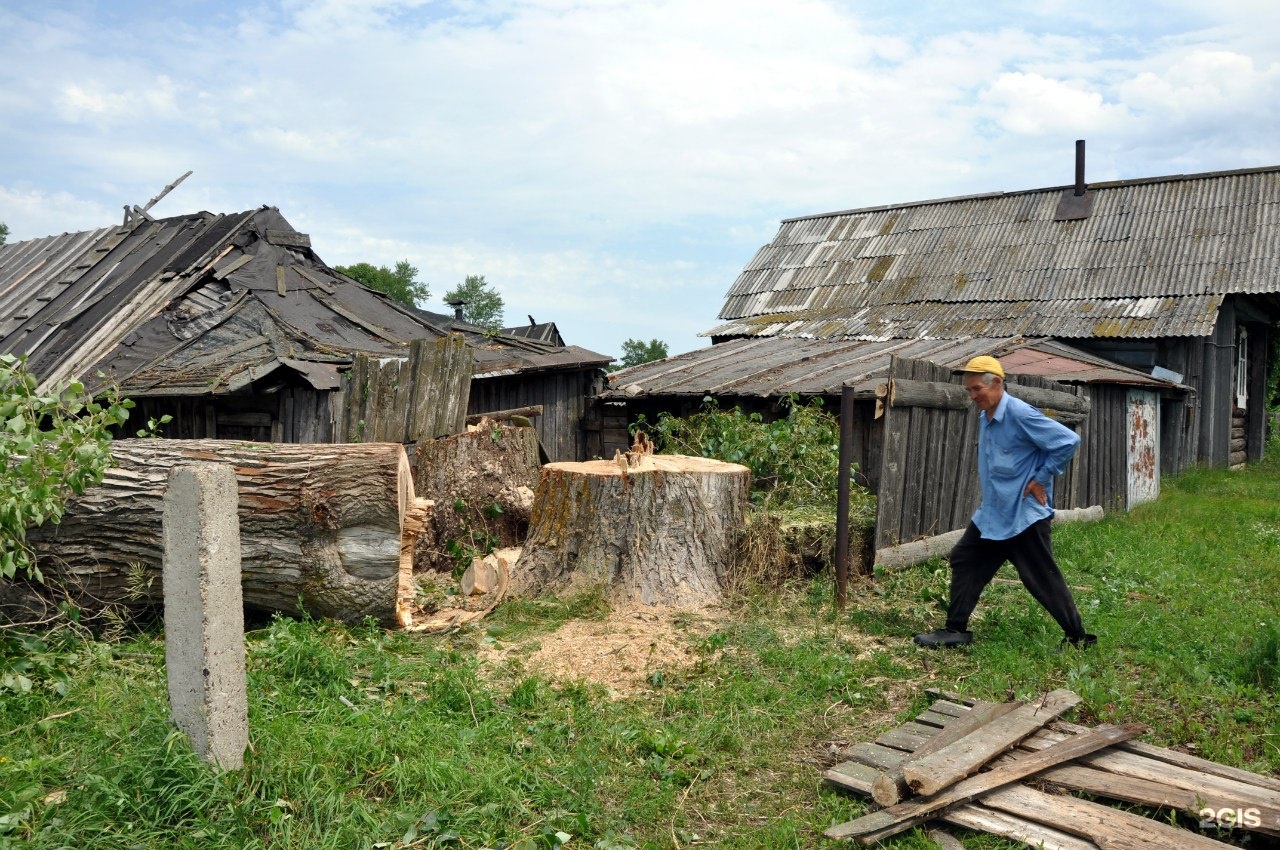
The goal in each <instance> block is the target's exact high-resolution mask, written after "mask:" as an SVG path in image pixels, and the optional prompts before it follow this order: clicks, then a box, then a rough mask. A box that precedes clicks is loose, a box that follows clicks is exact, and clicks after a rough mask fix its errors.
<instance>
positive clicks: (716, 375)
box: [603, 337, 1178, 399]
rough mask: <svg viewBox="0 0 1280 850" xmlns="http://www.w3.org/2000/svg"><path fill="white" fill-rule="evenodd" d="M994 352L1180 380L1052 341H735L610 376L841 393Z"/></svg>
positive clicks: (615, 381)
mask: <svg viewBox="0 0 1280 850" xmlns="http://www.w3.org/2000/svg"><path fill="white" fill-rule="evenodd" d="M979 354H994V355H996V356H997V357H999V358H1000V359H1001V363H1002V364H1003V365H1004V367H1005V370H1006V371H1007V372H1008V373H1009V374H1010V375H1011V376H1012V375H1038V376H1043V377H1046V378H1052V379H1053V380H1056V381H1061V382H1064V383H1082V384H1095V383H1107V384H1123V385H1129V386H1136V387H1144V388H1148V389H1152V390H1177V389H1178V387H1177V385H1175V384H1171V383H1169V382H1167V381H1163V380H1160V379H1158V378H1153V377H1152V376H1150V375H1147V374H1144V373H1142V372H1138V371H1136V370H1134V369H1130V368H1128V367H1126V366H1120V365H1117V364H1115V363H1112V362H1111V361H1109V360H1105V359H1103V358H1101V357H1098V356H1096V355H1093V354H1089V353H1087V352H1084V351H1080V350H1078V349H1075V348H1072V347H1071V346H1069V345H1066V344H1064V343H1061V342H1057V341H1054V340H1049V339H1030V340H1028V339H1024V338H1022V337H1009V338H1005V339H989V338H973V337H970V338H966V339H947V340H938V339H907V340H902V339H897V340H855V339H841V340H831V339H788V338H783V337H755V338H742V339H733V340H729V341H727V342H722V343H719V344H717V345H713V346H711V347H709V348H701V349H698V350H696V351H690V352H688V353H686V354H680V355H678V356H676V357H668V358H667V359H666V360H660V361H656V362H653V363H643V364H641V365H639V366H632V367H630V368H628V369H622V370H619V371H617V372H614V373H612V374H610V375H609V386H608V389H606V390H605V392H604V393H603V397H604V398H608V399H629V398H636V397H641V396H694V397H702V396H706V395H712V396H744V397H752V396H755V397H761V398H768V397H776V396H785V395H788V394H790V393H796V394H798V395H802V396H813V395H827V396H831V395H839V394H840V392H841V388H842V387H843V385H844V384H845V383H846V382H848V383H850V384H851V385H853V386H855V387H857V388H858V389H862V390H869V389H873V388H874V387H875V385H876V384H877V383H879V382H881V381H883V380H884V378H885V376H886V375H887V374H888V370H889V359H890V357H892V356H894V355H896V356H898V357H907V358H911V359H916V360H932V361H934V362H935V363H941V364H943V365H949V366H961V365H963V364H964V363H966V362H967V361H968V360H969V359H970V358H971V357H975V356H977V355H979Z"/></svg>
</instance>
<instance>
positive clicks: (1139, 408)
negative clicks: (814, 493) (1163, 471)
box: [1128, 390, 1160, 508]
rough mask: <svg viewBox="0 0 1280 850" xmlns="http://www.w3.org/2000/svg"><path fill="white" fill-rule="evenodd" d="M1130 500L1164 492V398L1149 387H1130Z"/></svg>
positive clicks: (1134, 501) (1149, 498)
mask: <svg viewBox="0 0 1280 850" xmlns="http://www.w3.org/2000/svg"><path fill="white" fill-rule="evenodd" d="M1128 429H1129V458H1128V460H1129V476H1128V478H1129V504H1128V507H1130V508H1132V507H1133V506H1134V505H1140V504H1142V503H1143V502H1151V501H1154V500H1155V499H1156V498H1158V497H1159V495H1160V399H1159V397H1158V396H1157V395H1156V394H1155V393H1154V392H1151V391H1149V390H1129V415H1128Z"/></svg>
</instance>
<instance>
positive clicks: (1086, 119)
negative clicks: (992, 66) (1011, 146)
mask: <svg viewBox="0 0 1280 850" xmlns="http://www.w3.org/2000/svg"><path fill="white" fill-rule="evenodd" d="M982 99H983V102H984V103H986V104H987V105H989V106H991V107H993V108H994V110H995V119H996V120H997V121H999V122H1000V124H1001V125H1002V126H1003V127H1005V128H1006V129H1008V130H1009V131H1010V132H1012V133H1019V134H1022V135H1037V136H1038V135H1045V134H1048V133H1065V134H1068V135H1069V134H1071V133H1077V134H1079V133H1093V132H1098V131H1103V130H1107V129H1111V128H1112V127H1114V126H1115V125H1116V124H1117V123H1118V122H1120V121H1122V120H1123V119H1124V118H1125V117H1126V109H1125V107H1123V106H1120V105H1118V104H1108V103H1106V102H1105V100H1104V98H1103V95H1102V93H1101V92H1099V91H1096V90H1091V89H1089V88H1087V87H1085V86H1084V85H1082V84H1080V83H1079V82H1069V81H1064V80H1052V79H1048V78H1046V77H1042V76H1041V75H1039V74H1024V73H1020V72H1017V73H1012V74H1001V75H1000V76H999V77H998V78H997V79H996V81H995V82H994V83H992V85H991V87H990V88H988V89H987V90H986V91H985V92H983V95H982Z"/></svg>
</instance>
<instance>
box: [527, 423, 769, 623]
mask: <svg viewBox="0 0 1280 850" xmlns="http://www.w3.org/2000/svg"><path fill="white" fill-rule="evenodd" d="M636 448H637V447H633V449H636ZM750 487H751V471H750V470H749V469H747V467H745V466H740V465H738V464H735V463H724V462H722V461H718V460H709V459H707V458H700V457H685V456H682V455H652V454H647V453H645V452H644V451H643V450H639V451H637V450H633V451H632V452H628V453H627V454H622V453H619V454H618V455H617V456H616V457H615V458H614V459H613V460H609V461H605V460H596V461H588V462H586V463H551V464H547V465H546V466H544V467H542V476H541V480H540V481H539V482H538V489H537V493H536V495H535V496H534V503H533V516H532V520H531V523H530V527H529V537H528V539H527V540H526V541H525V546H524V551H523V553H522V554H521V556H520V560H519V562H518V564H517V566H516V569H515V571H514V575H513V576H512V581H511V590H512V592H513V593H520V594H523V595H538V594H543V593H564V592H566V591H572V590H576V589H580V588H586V587H591V586H598V585H603V586H604V588H605V592H606V594H607V595H608V597H609V599H610V600H611V601H614V602H640V603H643V604H646V605H658V604H665V605H700V604H706V603H712V602H717V601H719V600H720V599H721V598H722V591H723V588H724V586H725V582H726V580H727V579H728V576H729V571H730V568H731V565H732V561H733V552H734V547H735V545H736V543H737V538H738V534H739V532H740V530H741V528H742V521H743V515H744V513H745V511H746V508H747V497H748V494H749V491H750Z"/></svg>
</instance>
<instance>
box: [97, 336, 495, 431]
mask: <svg viewBox="0 0 1280 850" xmlns="http://www.w3.org/2000/svg"><path fill="white" fill-rule="evenodd" d="M471 369H472V350H471V348H470V346H468V345H467V344H466V343H465V342H464V341H463V340H462V338H461V337H445V338H441V339H438V340H437V339H424V340H418V341H416V342H414V343H413V345H412V346H411V348H410V351H409V354H408V357H407V358H395V357H385V358H377V357H368V356H365V355H363V354H361V355H357V356H356V358H355V361H354V362H353V363H352V366H351V369H350V371H349V372H347V373H346V374H344V375H343V376H342V388H341V389H339V390H336V391H327V390H316V389H313V388H312V387H311V386H310V385H308V384H306V383H304V382H303V381H302V380H301V379H300V378H296V377H295V378H294V379H292V380H290V381H289V382H288V383H286V384H285V385H284V386H281V387H278V388H275V389H273V390H272V391H271V392H261V391H259V392H250V391H243V392H241V393H239V394H229V395H219V396H212V397H209V396H200V397H194V398H190V397H181V398H171V397H164V396H157V397H143V398H139V399H135V404H136V407H135V408H134V410H133V411H132V413H131V414H130V417H129V422H128V423H127V425H126V427H125V428H122V429H120V432H121V435H122V436H129V437H131V436H133V435H134V433H135V432H136V431H137V430H138V429H139V428H142V427H144V426H145V425H146V423H147V420H148V419H149V418H156V419H159V418H160V416H161V415H163V414H169V415H170V416H172V417H173V421H172V422H169V423H167V424H165V425H163V426H161V427H160V432H161V434H163V436H165V437H171V438H173V439H178V440H189V439H221V440H253V441H256V442H262V443H375V442H378V443H414V442H417V441H418V440H420V439H430V438H432V437H440V436H444V435H446V434H457V433H460V432H461V431H463V430H465V425H464V420H465V418H466V400H467V395H468V387H469V384H470V380H471Z"/></svg>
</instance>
